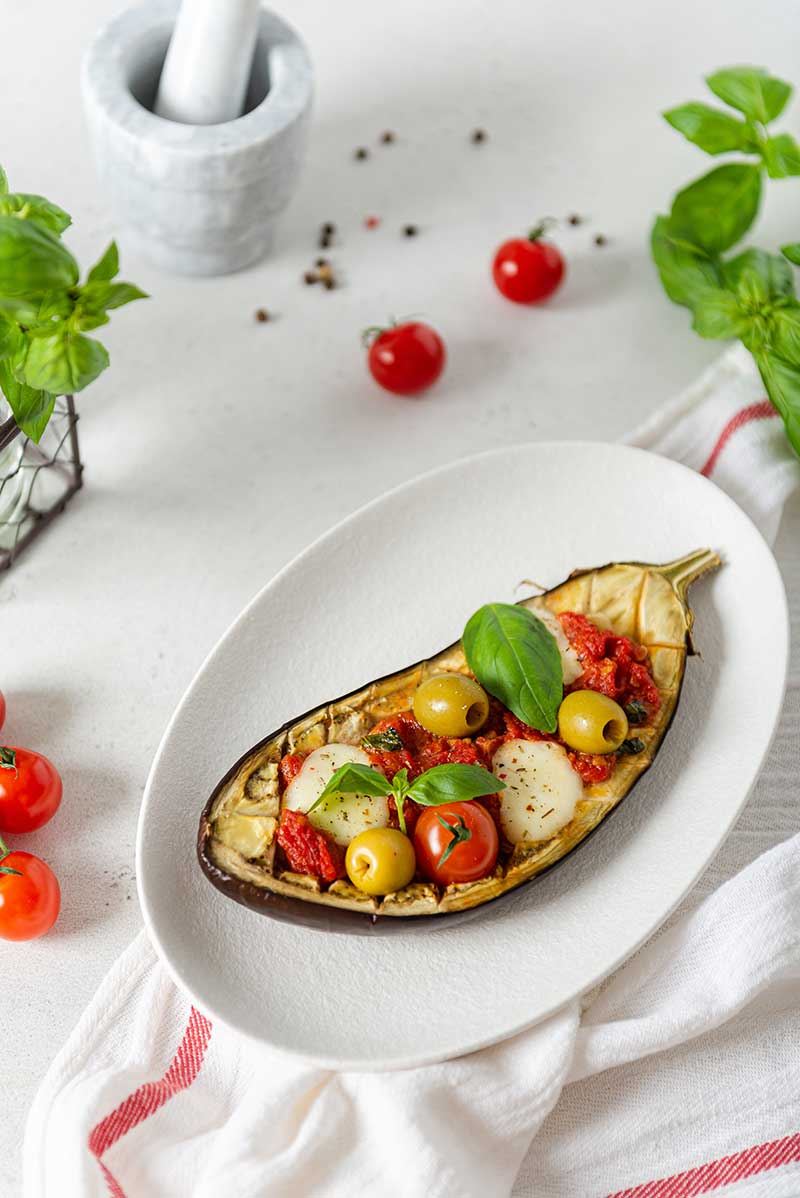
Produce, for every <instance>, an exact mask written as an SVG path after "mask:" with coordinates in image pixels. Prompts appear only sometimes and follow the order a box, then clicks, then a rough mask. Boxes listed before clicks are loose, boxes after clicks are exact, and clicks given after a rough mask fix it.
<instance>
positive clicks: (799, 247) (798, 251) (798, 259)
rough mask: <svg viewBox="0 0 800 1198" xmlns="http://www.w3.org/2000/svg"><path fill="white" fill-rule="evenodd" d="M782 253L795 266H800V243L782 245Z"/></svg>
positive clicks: (791, 242) (793, 242) (792, 242)
mask: <svg viewBox="0 0 800 1198" xmlns="http://www.w3.org/2000/svg"><path fill="white" fill-rule="evenodd" d="M781 253H782V254H783V256H784V258H788V259H789V261H790V262H793V263H794V264H795V266H800V241H790V242H789V244H788V245H782V246H781Z"/></svg>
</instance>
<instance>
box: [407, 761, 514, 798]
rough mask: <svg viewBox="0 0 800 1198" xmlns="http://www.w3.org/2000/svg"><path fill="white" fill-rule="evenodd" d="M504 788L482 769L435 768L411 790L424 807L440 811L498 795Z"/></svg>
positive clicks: (472, 767)
mask: <svg viewBox="0 0 800 1198" xmlns="http://www.w3.org/2000/svg"><path fill="white" fill-rule="evenodd" d="M504 787H505V782H501V781H500V779H499V778H497V777H495V775H494V774H490V773H489V771H488V770H485V769H483V767H482V766H480V765H462V764H452V765H435V766H434V767H433V769H430V770H426V771H425V773H424V774H420V776H419V777H418V778H415V780H414V781H413V782H412V783H411V786H410V787H409V788H408V797H409V798H410V799H413V800H414V802H415V803H420V804H421V805H422V806H423V807H440V806H441V805H442V803H461V802H465V801H467V800H468V799H479V798H480V797H481V796H482V795H494V794H497V793H498V791H501V790H503V789H504Z"/></svg>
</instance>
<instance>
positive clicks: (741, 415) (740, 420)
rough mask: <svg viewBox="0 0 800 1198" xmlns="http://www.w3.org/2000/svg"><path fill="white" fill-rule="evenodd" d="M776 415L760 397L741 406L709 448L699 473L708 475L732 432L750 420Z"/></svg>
mask: <svg viewBox="0 0 800 1198" xmlns="http://www.w3.org/2000/svg"><path fill="white" fill-rule="evenodd" d="M777 415H778V413H777V412H776V411H775V409H774V408H773V406H772V404H771V403H770V402H769V400H768V399H762V400H759V402H758V403H751V404H750V405H749V406H748V407H746V408H742V409H741V411H739V412H737V413H736V415H735V416H731V418H730V420H729V421H728V423H727V424H726V425H725V427H724V428H723V430H722V432H721V433H720V435H719V437H718V438H717V443H716V445H715V446H714V448H713V449H712V450H711V453H710V454H709V455H708V461H707V462H706V464H705V465H704V466H703V468H702V469H701V471H700V473H701V474H704V475H705V476H706V478H708V477H709V475H710V474H711V472H712V470H713V469H714V467H715V466H716V464H717V461H718V460H719V455H720V454H721V453H722V451H723V449H724V448H725V446H726V445H727V444H728V442H729V441H730V439H731V437H732V436H733V434H734V433H735V432H738V430H739V429H740V428H744V426H745V425H746V424H750V422H751V421H753V420H766V419H768V418H769V417H770V416H777Z"/></svg>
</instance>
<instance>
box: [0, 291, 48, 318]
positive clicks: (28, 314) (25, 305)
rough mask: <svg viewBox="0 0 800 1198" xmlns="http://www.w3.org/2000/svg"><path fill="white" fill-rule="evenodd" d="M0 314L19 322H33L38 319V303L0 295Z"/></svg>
mask: <svg viewBox="0 0 800 1198" xmlns="http://www.w3.org/2000/svg"><path fill="white" fill-rule="evenodd" d="M0 316H5V317H6V319H7V320H16V321H17V322H18V323H19V324H26V325H27V324H35V323H36V321H37V320H38V319H39V305H38V304H33V303H31V301H30V300H25V299H8V298H7V297H6V296H4V295H0Z"/></svg>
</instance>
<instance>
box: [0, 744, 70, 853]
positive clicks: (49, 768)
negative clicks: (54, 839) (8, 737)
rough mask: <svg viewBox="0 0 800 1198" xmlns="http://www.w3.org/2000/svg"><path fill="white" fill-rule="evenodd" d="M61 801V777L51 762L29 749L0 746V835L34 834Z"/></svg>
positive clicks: (53, 812) (53, 813)
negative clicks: (2, 833)
mask: <svg viewBox="0 0 800 1198" xmlns="http://www.w3.org/2000/svg"><path fill="white" fill-rule="evenodd" d="M60 802H61V778H60V777H59V774H58V770H57V769H56V767H55V766H54V765H53V763H52V762H51V761H48V759H47V758H46V757H44V756H43V755H42V754H41V753H34V752H33V750H32V749H14V748H10V747H5V748H3V747H0V832H33V831H35V830H36V828H41V827H42V825H43V824H46V823H47V821H48V820H50V819H52V818H53V816H54V815H55V813H56V811H57V810H58V807H59V804H60Z"/></svg>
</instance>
